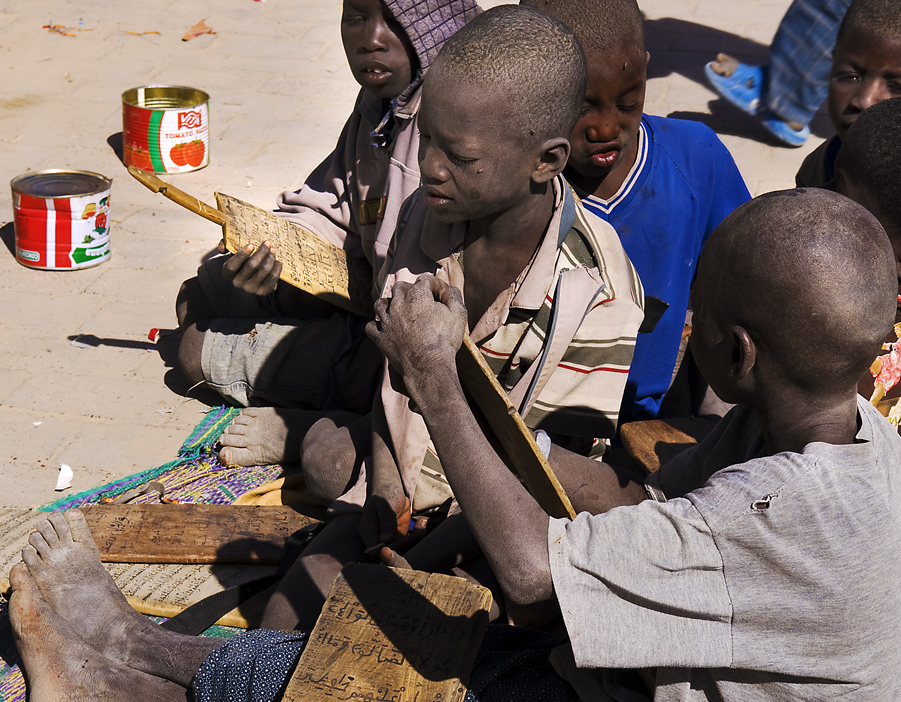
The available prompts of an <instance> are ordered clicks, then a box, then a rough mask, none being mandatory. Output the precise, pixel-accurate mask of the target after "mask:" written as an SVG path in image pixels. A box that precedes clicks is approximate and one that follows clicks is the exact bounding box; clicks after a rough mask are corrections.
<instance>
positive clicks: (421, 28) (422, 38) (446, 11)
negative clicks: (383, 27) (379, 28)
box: [384, 0, 482, 107]
mask: <svg viewBox="0 0 901 702" xmlns="http://www.w3.org/2000/svg"><path fill="white" fill-rule="evenodd" d="M384 2H385V5H386V6H387V7H388V10H389V11H390V12H391V14H392V15H394V19H396V20H397V23H398V24H399V25H400V26H401V27H402V28H403V30H404V31H405V32H406V33H407V36H408V37H409V38H410V43H411V44H413V49H414V50H415V51H416V56H417V57H418V58H419V72H418V73H417V74H416V75H415V76H414V77H413V82H412V83H410V85H409V86H408V87H407V89H406V90H404V92H402V93H401V94H400V95H399V96H398V97H397V106H398V107H403V106H404V105H405V104H406V103H407V100H409V99H410V97H411V96H412V95H413V93H415V92H416V89H417V88H418V87H419V84H420V83H422V77H423V75H425V72H426V71H427V70H428V68H429V66H430V65H431V64H432V61H433V60H434V59H435V57H436V56H437V55H438V52H439V51H440V50H441V47H442V46H443V45H444V42H446V41H447V40H448V39H450V38H451V36H452V35H453V34H454V32H456V31H457V30H458V29H460V28H461V27H462V26H463V25H465V24H466V23H467V22H469V20H471V19H472V18H473V17H475V16H476V15H478V14H479V13H480V12H481V11H482V10H481V9H480V8H479V6H478V5H477V4H476V2H475V0H384Z"/></svg>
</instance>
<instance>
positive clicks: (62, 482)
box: [54, 463, 73, 492]
mask: <svg viewBox="0 0 901 702" xmlns="http://www.w3.org/2000/svg"><path fill="white" fill-rule="evenodd" d="M72 475H73V473H72V468H71V467H70V466H69V464H68V463H61V464H60V466H59V477H58V478H57V479H56V487H55V488H54V490H56V491H57V492H62V491H63V490H68V489H69V488H70V487H72Z"/></svg>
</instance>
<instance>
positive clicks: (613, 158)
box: [567, 47, 647, 180]
mask: <svg viewBox="0 0 901 702" xmlns="http://www.w3.org/2000/svg"><path fill="white" fill-rule="evenodd" d="M586 59H587V61H588V85H587V87H586V89H585V102H584V104H583V106H582V114H581V117H580V118H579V121H578V122H577V123H576V126H575V128H573V132H572V136H571V137H570V143H571V144H572V153H571V154H570V157H569V163H568V166H567V169H568V170H574V171H576V173H577V174H579V175H582V176H585V177H588V178H599V179H606V178H608V177H610V176H611V175H612V177H613V178H614V179H615V178H616V176H617V175H620V174H621V175H622V176H623V180H624V179H625V175H626V174H627V173H628V172H629V169H630V168H631V167H632V164H633V163H634V161H635V153H636V148H637V145H638V127H639V125H640V124H641V114H642V110H643V109H644V95H645V86H646V84H647V54H644V53H643V52H641V51H640V50H638V49H637V48H635V47H620V48H617V49H614V50H612V51H610V52H604V53H601V52H597V51H590V52H588V53H587V54H586Z"/></svg>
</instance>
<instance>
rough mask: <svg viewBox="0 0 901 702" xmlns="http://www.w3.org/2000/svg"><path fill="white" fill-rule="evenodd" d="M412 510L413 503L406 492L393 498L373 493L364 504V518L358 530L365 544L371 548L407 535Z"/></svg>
mask: <svg viewBox="0 0 901 702" xmlns="http://www.w3.org/2000/svg"><path fill="white" fill-rule="evenodd" d="M411 512H412V504H411V503H410V499H409V498H408V497H407V496H406V495H404V494H400V495H398V496H397V497H396V498H394V499H391V500H389V499H387V498H385V497H383V496H381V495H375V494H373V495H371V496H370V497H369V499H368V500H366V504H365V505H364V506H363V518H362V519H361V521H360V528H359V530H358V532H359V534H360V539H361V540H362V541H363V545H364V546H365V547H366V548H367V549H370V548H373V547H375V546H377V545H379V544H390V543H392V542H393V541H395V540H397V539H399V538H401V537H404V536H406V535H407V532H409V531H410V514H411Z"/></svg>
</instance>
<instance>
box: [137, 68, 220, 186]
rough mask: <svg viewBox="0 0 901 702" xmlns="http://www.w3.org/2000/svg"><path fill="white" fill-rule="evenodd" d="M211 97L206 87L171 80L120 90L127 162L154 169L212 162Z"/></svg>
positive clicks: (179, 168) (179, 169)
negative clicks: (169, 81) (175, 84)
mask: <svg viewBox="0 0 901 702" xmlns="http://www.w3.org/2000/svg"><path fill="white" fill-rule="evenodd" d="M209 99H210V96H209V95H207V94H206V93H205V92H203V91H202V90H197V89H196V88H186V87H182V86H171V85H147V86H144V87H142V88H132V89H131V90H126V91H125V92H124V93H122V146H123V157H124V161H125V165H126V166H136V167H138V168H142V169H144V170H146V171H153V172H155V173H185V172H188V171H196V170H198V169H200V168H203V167H204V166H206V165H208V164H209V162H210V128H209V109H208V103H209Z"/></svg>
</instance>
